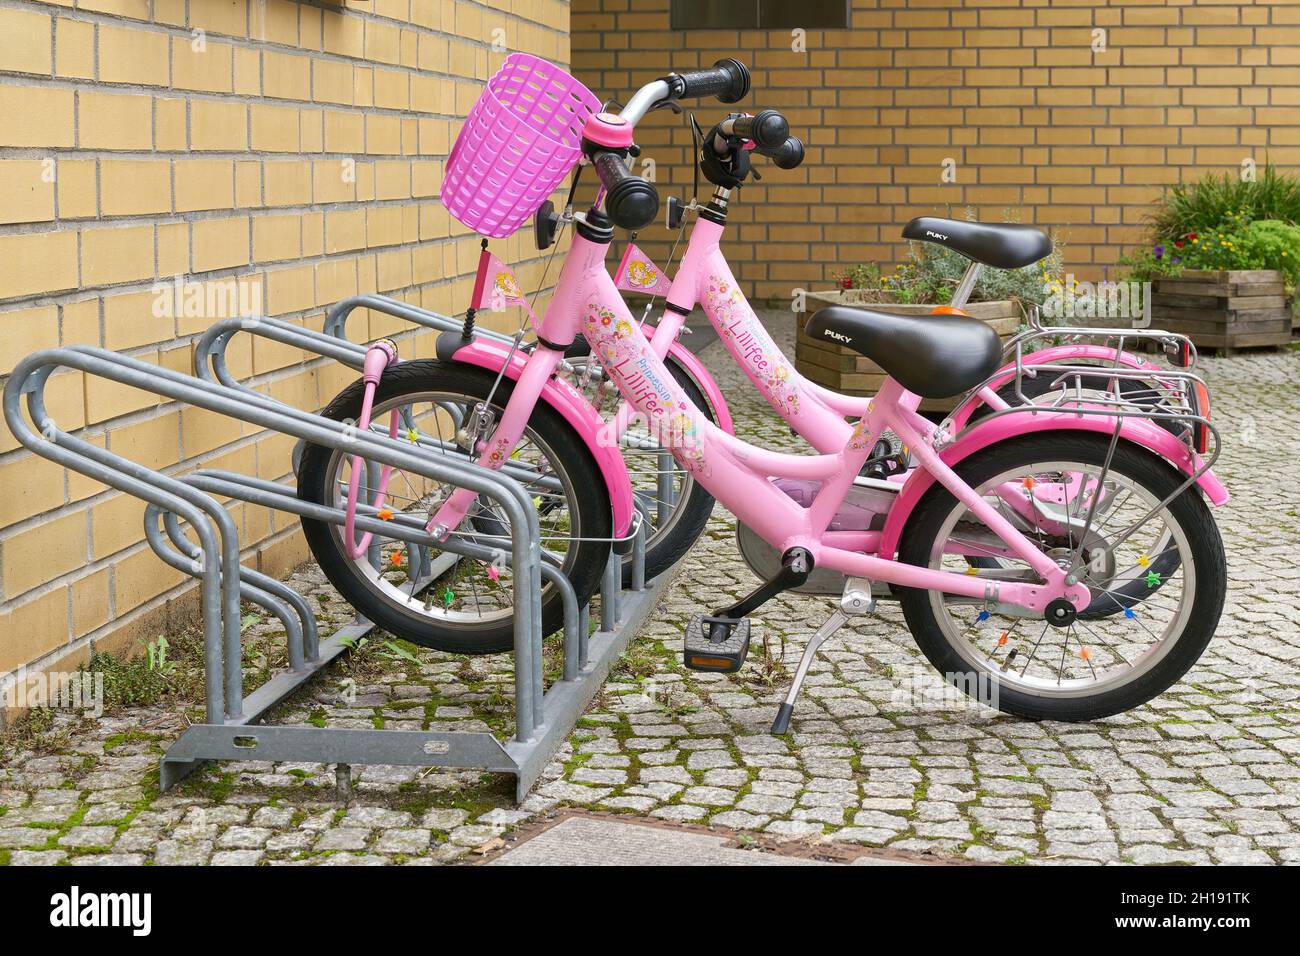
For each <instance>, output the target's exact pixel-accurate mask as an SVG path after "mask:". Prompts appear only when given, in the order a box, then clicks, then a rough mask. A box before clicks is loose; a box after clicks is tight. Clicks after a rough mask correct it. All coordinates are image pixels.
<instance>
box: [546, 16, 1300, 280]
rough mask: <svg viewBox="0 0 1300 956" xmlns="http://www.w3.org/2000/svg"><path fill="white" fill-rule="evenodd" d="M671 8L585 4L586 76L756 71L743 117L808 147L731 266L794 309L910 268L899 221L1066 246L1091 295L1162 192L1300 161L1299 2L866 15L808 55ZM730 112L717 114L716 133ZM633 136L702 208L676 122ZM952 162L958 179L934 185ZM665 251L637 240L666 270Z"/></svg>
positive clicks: (733, 242)
mask: <svg viewBox="0 0 1300 956" xmlns="http://www.w3.org/2000/svg"><path fill="white" fill-rule="evenodd" d="M668 8H669V4H668V0H573V36H572V44H573V64H574V70H575V72H576V73H577V75H578V76H579V77H580V78H582V79H583V80H584V82H586V83H587V85H588V86H589V87H591V88H592V89H593V90H596V91H597V92H598V94H599V95H601V96H622V97H624V98H626V97H627V96H628V95H630V93H631V91H632V90H634V89H635V88H636V87H638V86H640V85H641V84H642V83H644V82H646V81H648V80H649V79H652V78H654V77H655V76H659V75H661V74H662V72H664V71H665V70H668V69H671V68H678V69H685V68H691V67H696V66H708V65H711V64H712V63H713V62H714V60H716V59H717V58H718V57H720V56H738V57H739V58H740V59H741V60H742V61H744V62H745V63H746V64H747V65H748V66H749V67H750V68H751V70H752V72H753V80H754V83H753V92H752V93H751V94H750V96H749V97H748V98H747V99H746V100H744V101H743V102H742V103H741V104H739V105H740V106H741V107H743V108H747V109H749V110H750V111H751V112H752V111H754V110H757V109H758V108H760V107H775V108H777V109H780V110H782V111H783V112H784V113H786V115H787V116H788V117H789V120H790V125H791V127H792V129H793V131H794V132H795V133H796V135H799V136H801V137H802V138H804V140H805V142H807V143H808V144H809V147H810V148H809V150H808V158H807V160H806V161H805V163H804V165H803V166H802V167H800V168H799V169H798V170H795V171H793V172H783V171H781V170H776V169H773V170H772V172H771V173H770V175H769V176H768V177H767V179H766V180H765V182H764V183H763V184H758V185H749V186H746V187H745V189H744V190H743V196H742V199H743V201H742V202H741V203H740V204H739V206H733V212H732V215H731V217H730V219H731V222H732V223H733V224H734V225H733V228H732V229H731V230H730V231H729V232H728V245H727V257H728V259H729V260H730V261H731V263H732V264H733V267H734V268H735V271H736V273H737V275H738V277H740V278H741V279H742V280H748V281H749V283H750V290H749V291H751V293H753V294H757V295H759V296H764V297H768V296H770V297H779V298H782V299H785V300H787V301H788V299H789V296H790V292H791V290H792V289H793V288H794V287H796V286H804V287H814V288H815V287H818V285H819V284H821V285H822V287H826V286H828V285H829V280H830V278H831V275H832V274H833V273H834V272H836V271H838V270H840V269H843V268H844V267H845V266H846V265H852V264H855V263H858V262H872V261H876V262H882V263H893V262H897V261H899V260H900V259H901V258H902V257H904V256H905V255H906V249H905V246H904V244H902V243H900V242H899V241H898V238H897V237H898V234H899V231H900V229H901V227H902V225H903V223H905V222H906V221H907V220H908V219H910V218H912V217H913V216H916V215H921V214H934V213H935V212H936V211H938V212H940V214H943V213H944V212H946V210H947V209H948V207H949V206H951V207H952V208H953V210H954V212H955V213H956V215H958V216H960V215H961V211H962V209H964V207H965V206H967V205H970V206H972V207H973V208H974V209H975V210H976V212H977V214H978V217H979V218H981V219H987V220H992V221H1000V220H1001V218H1002V215H1003V211H1004V210H1006V209H1008V208H1012V209H1016V210H1019V212H1020V217H1021V221H1023V222H1027V223H1033V224H1036V225H1039V226H1041V227H1049V228H1051V229H1053V230H1056V231H1057V232H1058V233H1059V234H1060V236H1061V238H1062V239H1063V240H1064V241H1065V243H1066V265H1067V267H1069V268H1070V269H1072V270H1073V271H1074V272H1075V274H1076V275H1077V276H1078V277H1079V278H1080V279H1085V278H1088V279H1096V278H1100V277H1101V275H1102V274H1103V273H1104V272H1105V271H1106V269H1107V267H1108V266H1109V265H1110V264H1112V263H1113V262H1114V261H1115V259H1116V258H1117V257H1118V256H1119V255H1120V253H1121V250H1122V247H1124V246H1125V244H1132V243H1134V242H1135V241H1136V240H1137V238H1138V236H1139V234H1140V232H1141V229H1140V224H1141V220H1142V218H1143V215H1144V213H1145V212H1146V210H1147V208H1148V205H1149V203H1150V202H1151V200H1152V199H1153V198H1154V197H1155V196H1157V195H1158V194H1159V187H1160V186H1162V185H1165V184H1169V183H1176V182H1179V181H1180V180H1190V179H1193V178H1196V177H1199V176H1200V175H1201V174H1202V173H1204V172H1206V171H1209V170H1215V171H1221V170H1227V171H1236V170H1238V169H1239V164H1240V163H1241V162H1242V161H1243V160H1245V159H1247V158H1252V159H1254V160H1255V161H1256V162H1257V163H1259V164H1260V165H1262V164H1263V162H1264V160H1265V157H1268V158H1271V159H1272V160H1273V161H1274V162H1275V163H1277V164H1279V165H1281V166H1284V167H1289V168H1291V169H1294V168H1296V167H1297V166H1300V3H1297V2H1296V0H1258V2H1231V0H1227V2H1225V0H1167V2H1165V0H1093V2H1080V0H1050V2H1049V0H852V26H853V29H852V30H848V31H826V32H818V31H809V32H808V34H807V37H806V52H805V53H797V52H793V51H792V49H791V42H792V36H791V33H790V31H772V32H756V31H725V30H723V31H706V32H672V31H670V30H669V28H668V23H669V20H668ZM1096 28H1100V29H1103V30H1105V31H1106V35H1105V41H1106V51H1105V52H1094V51H1093V49H1092V44H1093V40H1094V35H1093V30H1094V29H1096ZM726 109H727V107H724V106H722V105H721V104H719V103H717V102H716V101H714V100H710V101H708V102H703V103H701V104H700V106H699V117H700V121H701V125H703V126H704V128H705V129H708V127H709V126H711V125H712V124H713V123H714V122H716V121H717V119H719V118H721V116H722V115H724V113H725V111H726ZM639 133H640V135H639V136H638V141H639V142H640V143H642V145H643V146H644V147H645V148H646V155H648V156H651V157H653V158H654V159H655V160H656V161H657V164H658V177H659V181H660V183H661V184H662V183H665V182H667V183H673V184H676V188H677V190H678V192H679V194H680V195H683V196H684V195H686V193H687V192H688V191H689V188H690V181H691V179H690V177H691V167H690V161H689V158H688V152H689V149H688V147H689V143H690V136H689V133H688V131H687V129H686V127H685V126H684V125H683V123H682V120H681V118H680V117H675V116H672V115H669V114H667V113H666V112H665V113H660V114H655V115H653V116H651V117H649V118H647V120H646V121H645V122H644V123H643V124H642V128H641V130H640V131H639ZM947 158H951V159H953V160H955V162H956V175H957V179H956V182H952V183H944V182H941V180H940V174H941V164H942V163H943V161H944V160H945V159H947ZM706 185H707V183H706ZM666 236H667V233H666V231H665V230H664V229H663V228H662V227H658V228H656V229H650V230H646V232H645V234H644V237H643V238H644V239H645V240H646V241H645V248H646V251H647V252H649V253H650V254H651V255H652V256H655V257H656V258H657V259H659V261H660V263H661V264H662V261H663V258H664V257H665V256H666V254H667V242H666V241H665V240H666Z"/></svg>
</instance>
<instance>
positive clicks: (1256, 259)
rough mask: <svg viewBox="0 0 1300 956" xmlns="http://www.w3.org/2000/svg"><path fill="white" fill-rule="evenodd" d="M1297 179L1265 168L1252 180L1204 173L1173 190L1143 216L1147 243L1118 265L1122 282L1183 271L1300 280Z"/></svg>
mask: <svg viewBox="0 0 1300 956" xmlns="http://www.w3.org/2000/svg"><path fill="white" fill-rule="evenodd" d="M1298 223H1300V178H1298V177H1296V176H1292V175H1289V174H1286V173H1282V172H1279V171H1278V170H1277V167H1275V166H1273V165H1272V164H1268V165H1265V167H1264V169H1263V171H1262V172H1261V173H1260V175H1259V176H1258V177H1257V178H1256V179H1253V180H1240V179H1236V178H1233V177H1232V176H1230V175H1228V174H1226V173H1225V174H1221V175H1218V174H1213V173H1211V174H1209V175H1206V176H1204V177H1202V178H1201V179H1200V180H1198V181H1196V182H1194V183H1190V184H1188V185H1184V186H1175V187H1173V188H1172V189H1170V190H1169V191H1168V192H1166V193H1165V194H1164V195H1163V196H1161V198H1160V199H1159V201H1158V206H1157V208H1156V210H1155V211H1154V212H1153V213H1152V214H1151V216H1150V218H1149V231H1148V234H1149V237H1150V243H1151V245H1150V246H1149V247H1148V248H1146V249H1139V250H1137V251H1135V252H1133V253H1130V254H1128V255H1126V256H1124V257H1122V258H1121V259H1120V260H1119V264H1120V266H1121V267H1123V268H1124V270H1125V275H1126V278H1129V279H1134V280H1137V281H1142V282H1147V281H1152V280H1155V279H1165V278H1174V277H1177V276H1178V275H1179V274H1181V273H1182V271H1183V270H1184V269H1197V270H1201V269H1204V270H1216V271H1217V270H1232V269H1241V270H1245V269H1275V270H1277V271H1278V272H1281V273H1282V275H1283V277H1284V279H1285V281H1286V284H1287V285H1288V286H1292V287H1293V286H1294V285H1295V284H1296V281H1297V279H1300V261H1298V260H1300V226H1298V225H1297V224H1298Z"/></svg>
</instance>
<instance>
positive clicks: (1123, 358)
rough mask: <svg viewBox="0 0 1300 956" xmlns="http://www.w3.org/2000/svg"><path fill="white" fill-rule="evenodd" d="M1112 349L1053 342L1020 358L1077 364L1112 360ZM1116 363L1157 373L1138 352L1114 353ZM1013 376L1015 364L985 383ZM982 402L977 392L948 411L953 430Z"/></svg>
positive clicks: (997, 385)
mask: <svg viewBox="0 0 1300 956" xmlns="http://www.w3.org/2000/svg"><path fill="white" fill-rule="evenodd" d="M1116 357H1117V356H1116V352H1115V350H1114V349H1112V348H1106V347H1105V346H1101V345H1086V344H1077V345H1057V346H1054V347H1052V348H1046V349H1039V350H1038V351H1037V352H1030V353H1029V354H1028V355H1026V356H1025V357H1024V364H1025V365H1053V364H1057V365H1077V364H1079V363H1081V362H1114V361H1115V360H1116ZM1118 359H1119V364H1120V365H1121V366H1123V367H1124V368H1134V369H1141V370H1143V371H1150V372H1158V371H1159V370H1160V369H1159V366H1157V365H1155V364H1154V363H1152V362H1148V361H1147V360H1146V359H1144V358H1142V357H1141V356H1140V355H1134V354H1132V353H1131V352H1120V353H1118ZM1015 377H1016V366H1015V363H1014V362H1013V363H1011V364H1009V365H1004V366H1002V368H1001V369H999V370H998V373H997V375H996V377H994V378H993V379H991V380H990V381H989V383H988V386H989V388H991V389H992V390H993V391H995V392H996V391H997V390H998V389H1000V388H1001V387H1002V386H1004V385H1006V384H1007V383H1008V382H1010V381H1011V380H1012V379H1014V378H1015ZM982 404H984V403H983V401H982V400H981V399H980V397H979V395H978V394H975V395H972V396H971V397H970V398H968V399H967V400H966V402H965V404H963V405H962V406H961V407H960V408H958V409H957V410H956V411H954V412H953V414H952V421H953V425H954V426H955V429H956V430H957V431H961V430H962V429H963V428H965V427H966V423H967V422H968V421H970V417H971V415H973V414H974V413H975V409H977V408H979V407H980V405H982Z"/></svg>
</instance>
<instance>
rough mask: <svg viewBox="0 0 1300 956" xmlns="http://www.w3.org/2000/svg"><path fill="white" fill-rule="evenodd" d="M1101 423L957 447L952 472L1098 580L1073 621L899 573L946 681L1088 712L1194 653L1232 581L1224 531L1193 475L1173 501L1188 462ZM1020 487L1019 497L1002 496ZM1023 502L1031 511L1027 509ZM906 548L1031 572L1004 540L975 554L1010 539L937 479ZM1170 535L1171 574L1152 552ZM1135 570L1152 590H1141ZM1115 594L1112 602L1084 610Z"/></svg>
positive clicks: (962, 565)
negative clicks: (1103, 428) (912, 584)
mask: <svg viewBox="0 0 1300 956" xmlns="http://www.w3.org/2000/svg"><path fill="white" fill-rule="evenodd" d="M1109 450H1110V441H1109V439H1108V438H1106V437H1105V436H1100V435H1084V434H1069V433H1056V434H1046V433H1044V434H1039V435H1028V436H1025V437H1023V438H1019V439H1014V440H1012V441H1008V442H1004V443H1001V444H998V445H995V446H993V447H991V448H988V449H986V450H984V451H983V452H980V453H977V454H976V455H973V456H972V457H971V458H969V459H967V460H965V461H963V462H962V463H961V464H960V465H959V466H958V467H957V472H958V474H959V475H961V477H962V479H963V480H964V481H966V482H967V483H968V484H969V485H970V486H971V487H972V488H974V489H975V490H976V491H977V492H978V493H979V494H980V495H981V496H982V497H983V498H984V499H985V500H986V501H988V502H989V503H990V504H992V505H993V506H994V507H997V508H998V509H999V510H1000V511H1001V512H1002V513H1003V514H1004V516H1006V517H1007V518H1008V519H1009V520H1011V521H1012V522H1013V523H1014V524H1017V525H1018V526H1019V527H1020V528H1021V529H1022V530H1023V531H1024V533H1025V534H1026V535H1027V536H1028V537H1029V538H1030V539H1031V540H1033V541H1035V542H1036V543H1037V545H1038V547H1039V548H1040V549H1041V550H1042V551H1043V553H1045V554H1047V555H1048V556H1049V557H1051V558H1052V559H1053V560H1054V561H1056V562H1057V563H1059V564H1061V565H1062V566H1063V567H1068V568H1071V569H1073V570H1075V571H1076V572H1077V573H1079V574H1080V575H1081V580H1082V582H1083V583H1084V584H1085V585H1087V587H1088V588H1089V589H1090V591H1091V592H1092V594H1093V599H1094V600H1093V604H1092V605H1090V606H1089V608H1088V610H1087V611H1085V612H1083V613H1080V614H1079V615H1078V616H1077V618H1075V619H1074V620H1073V621H1071V622H1069V623H1068V624H1067V625H1066V626H1062V627H1057V626H1054V625H1051V624H1048V623H1046V622H1045V621H1044V620H1043V616H1042V614H1041V613H1038V612H1029V611H1023V610H1020V609H1017V608H1013V607H1009V606H1005V605H996V604H995V605H991V606H989V605H986V604H985V602H984V601H983V600H979V599H971V598H964V597H958V596H955V595H945V594H942V593H939V592H931V591H925V590H919V589H915V588H900V589H899V591H900V597H901V600H902V606H903V613H904V615H905V617H906V618H907V623H908V627H909V628H910V629H911V632H912V635H913V637H914V638H915V640H916V642H917V645H918V646H919V647H920V648H921V650H922V652H923V653H924V654H925V656H926V657H927V658H928V659H929V660H930V662H931V663H932V664H934V666H935V667H936V668H938V670H939V671H940V673H942V674H944V675H945V676H946V678H947V679H948V680H949V682H951V683H953V684H955V685H956V686H958V687H961V688H963V689H964V690H966V691H967V692H968V693H976V692H979V693H981V694H988V693H990V692H995V699H993V700H985V701H984V702H985V703H990V704H992V705H993V706H996V707H998V708H999V709H1000V710H1004V711H1006V712H1008V713H1013V714H1019V715H1021V716H1025V717H1033V718H1040V719H1052V720H1071V721H1072V720H1092V719H1095V718H1099V717H1105V716H1108V715H1110V714H1115V713H1119V712H1120V711H1124V710H1129V709H1131V708H1133V707H1136V706H1137V705H1139V704H1141V703H1144V702H1145V701H1148V700H1150V699H1151V698H1152V697H1155V696H1156V695H1158V694H1160V693H1161V692H1162V691H1164V690H1165V689H1166V688H1167V687H1169V686H1170V685H1171V684H1172V683H1173V682H1174V681H1176V680H1178V678H1180V677H1181V676H1182V675H1183V674H1184V673H1186V672H1187V670H1188V668H1190V667H1191V666H1192V664H1194V663H1195V662H1196V660H1197V658H1199V657H1200V655H1201V653H1202V651H1204V649H1205V646H1206V645H1207V644H1208V643H1209V640H1210V637H1211V636H1212V635H1213V634H1214V629H1215V627H1216V626H1217V624H1218V620H1219V614H1220V612H1221V611H1222V609H1223V601H1224V595H1225V593H1226V589H1227V570H1226V564H1225V558H1224V553H1223V543H1222V541H1221V539H1220V537H1219V532H1218V529H1217V528H1216V527H1215V524H1214V520H1213V519H1212V518H1211V516H1210V513H1209V509H1208V508H1207V507H1206V504H1205V502H1204V501H1203V500H1202V498H1201V496H1200V495H1199V494H1198V493H1197V492H1196V490H1195V489H1194V488H1189V489H1185V490H1184V491H1182V492H1181V493H1180V494H1178V495H1177V496H1176V497H1174V498H1172V499H1171V500H1168V501H1166V499H1167V498H1169V496H1170V495H1172V494H1173V492H1174V491H1175V490H1176V489H1177V488H1178V487H1179V486H1180V485H1181V484H1182V483H1183V482H1184V480H1185V476H1184V475H1182V474H1181V473H1180V472H1177V471H1175V470H1174V469H1173V468H1172V467H1171V466H1170V465H1169V464H1167V463H1166V462H1164V461H1163V460H1161V459H1159V458H1157V457H1156V456H1154V455H1152V454H1151V453H1149V452H1147V451H1145V450H1143V449H1141V448H1139V447H1137V446H1134V445H1131V444H1128V443H1125V442H1120V443H1119V444H1118V445H1117V446H1116V448H1115V449H1114V454H1113V456H1110V457H1109V461H1108V452H1109ZM1009 488H1019V489H1020V490H1021V493H1023V495H1024V504H1025V506H1024V507H1011V506H1010V505H1009V504H1008V501H1007V496H1008V492H1007V489H1009ZM1026 514H1028V515H1030V516H1031V517H1026ZM903 541H904V543H903V546H902V548H901V549H900V553H899V557H900V560H902V561H903V562H905V563H907V564H915V565H920V566H924V567H930V568H941V569H944V570H951V571H965V572H966V573H967V574H974V575H975V576H978V577H981V578H988V579H996V580H1002V581H1024V582H1034V581H1038V580H1039V578H1038V576H1037V574H1036V573H1035V572H1033V571H1032V570H1031V569H1030V568H1029V566H1028V564H1027V563H1025V562H1024V561H1022V560H1020V559H1018V558H1010V557H1007V556H1006V555H1005V553H1002V554H1000V556H999V561H998V566H997V567H996V568H971V567H969V566H968V564H967V556H968V555H970V554H972V553H976V554H978V553H980V552H988V551H992V550H996V549H999V548H1001V541H1000V539H999V538H997V537H996V536H995V535H993V533H992V532H991V531H989V530H988V529H987V528H986V527H985V526H984V525H983V523H982V522H980V521H979V520H978V519H977V518H975V517H974V516H973V515H972V514H971V513H970V512H969V511H968V509H967V508H966V506H965V505H963V504H961V503H960V502H958V501H957V500H956V499H955V498H954V497H953V496H952V494H951V493H949V492H948V490H947V489H945V488H943V487H942V486H941V485H935V486H934V487H933V488H931V489H930V491H928V492H927V493H926V495H925V497H924V498H923V499H922V500H921V502H920V503H919V504H918V506H917V508H916V511H915V512H913V514H912V516H911V518H910V519H909V520H908V524H907V527H906V529H905V530H904V538H903ZM1170 551H1174V552H1176V553H1177V556H1178V561H1177V563H1176V565H1175V567H1174V570H1173V571H1172V572H1171V573H1169V574H1168V575H1165V574H1162V573H1161V572H1159V571H1158V570H1156V567H1157V565H1156V561H1157V560H1158V559H1159V558H1160V557H1162V556H1163V555H1164V554H1167V553H1169V552H1170ZM1134 582H1137V583H1138V584H1139V586H1140V587H1141V588H1142V589H1144V590H1145V592H1146V593H1145V594H1144V595H1142V596H1140V597H1139V596H1135V595H1134V594H1133V589H1132V588H1131V587H1130V585H1132V584H1133V583H1134ZM1105 602H1110V603H1112V604H1113V605H1114V607H1113V608H1111V613H1106V614H1101V613H1090V612H1092V611H1093V610H1094V607H1093V605H1097V604H1099V603H1105Z"/></svg>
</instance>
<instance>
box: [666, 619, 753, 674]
mask: <svg viewBox="0 0 1300 956" xmlns="http://www.w3.org/2000/svg"><path fill="white" fill-rule="evenodd" d="M715 630H717V631H718V635H715V634H714V631H715ZM715 636H721V637H722V639H721V640H714V637H715ZM748 654H749V621H748V620H746V619H745V618H741V619H740V620H738V621H733V620H731V619H729V618H725V617H708V616H706V615H703V614H696V615H695V616H694V617H692V618H691V621H690V623H689V624H687V625H686V635H685V639H684V640H683V642H682V663H684V664H685V665H686V666H687V667H689V668H690V669H691V670H693V671H715V672H717V673H721V674H734V673H735V672H736V671H738V670H740V668H741V667H742V666H743V665H744V663H745V657H746V655H748Z"/></svg>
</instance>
